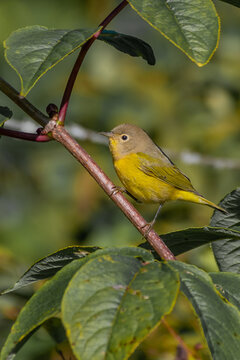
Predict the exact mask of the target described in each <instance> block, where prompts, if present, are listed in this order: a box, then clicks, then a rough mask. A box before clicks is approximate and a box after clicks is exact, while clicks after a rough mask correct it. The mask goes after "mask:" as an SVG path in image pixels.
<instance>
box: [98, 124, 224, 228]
mask: <svg viewBox="0 0 240 360" xmlns="http://www.w3.org/2000/svg"><path fill="white" fill-rule="evenodd" d="M101 134H102V135H104V136H107V137H108V138H109V147H110V151H111V153H112V157H113V164H114V167H115V170H116V173H117V175H118V177H119V179H120V180H121V182H122V184H123V185H124V188H125V190H126V192H127V193H128V194H129V195H130V196H132V197H133V198H135V199H136V200H138V201H140V202H145V203H158V204H159V205H160V206H159V208H158V211H157V213H156V215H155V217H154V220H153V221H152V225H153V224H154V222H155V220H156V218H157V215H158V213H159V211H160V209H161V206H162V205H163V204H164V203H165V202H167V201H171V200H185V201H190V202H193V203H197V204H203V205H208V206H210V207H212V208H214V209H217V210H219V211H222V212H224V213H226V211H225V210H224V209H223V208H221V207H219V206H217V205H215V204H214V203H212V202H211V201H209V200H207V199H205V198H204V197H203V196H202V195H200V194H199V193H198V192H197V191H196V190H195V189H194V187H193V186H192V184H191V181H190V180H189V178H188V177H187V176H186V175H184V174H183V173H182V172H181V171H180V170H179V169H178V168H177V167H176V166H175V165H174V164H173V162H172V161H171V160H170V159H169V157H168V156H167V155H166V154H165V153H164V152H163V151H162V150H161V149H160V148H159V147H158V146H157V145H156V144H155V143H154V142H153V141H152V140H151V138H150V137H149V136H148V135H147V133H146V132H145V131H144V130H143V129H141V128H139V127H138V126H136V125H130V124H122V125H119V126H117V127H115V128H114V129H113V130H111V131H110V132H102V133H101Z"/></svg>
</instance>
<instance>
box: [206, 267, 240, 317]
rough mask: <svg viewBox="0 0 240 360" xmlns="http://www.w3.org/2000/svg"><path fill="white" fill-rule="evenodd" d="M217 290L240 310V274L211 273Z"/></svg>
mask: <svg viewBox="0 0 240 360" xmlns="http://www.w3.org/2000/svg"><path fill="white" fill-rule="evenodd" d="M209 275H210V276H211V278H212V281H213V283H214V285H215V286H216V288H217V290H218V291H219V292H220V293H221V294H222V296H224V297H225V298H226V299H227V300H228V301H230V303H232V304H233V305H235V306H236V307H237V308H238V309H239V310H240V275H239V274H233V273H222V272H218V273H210V274H209Z"/></svg>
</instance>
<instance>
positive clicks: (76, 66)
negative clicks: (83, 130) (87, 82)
mask: <svg viewBox="0 0 240 360" xmlns="http://www.w3.org/2000/svg"><path fill="white" fill-rule="evenodd" d="M127 5H128V1H127V0H123V1H122V2H121V3H120V4H119V5H118V6H117V7H116V8H115V9H114V10H113V11H112V12H111V13H110V14H109V15H108V16H107V17H106V18H105V19H104V20H103V21H102V22H101V24H100V25H99V26H101V29H99V30H98V31H97V32H96V33H95V34H94V35H93V36H92V37H91V39H89V40H88V41H87V42H86V43H85V44H84V45H83V46H82V48H81V50H80V53H79V55H78V58H77V60H76V62H75V64H74V66H73V69H72V72H71V74H70V76H69V79H68V82H67V85H66V88H65V91H64V94H63V98H62V102H61V105H60V111H59V124H61V125H63V124H64V121H65V117H66V113H67V109H68V104H69V100H70V96H71V94H72V89H73V86H74V83H75V80H76V78H77V74H78V72H79V69H80V67H81V65H82V62H83V60H84V58H85V56H86V54H87V52H88V50H89V48H90V47H91V45H92V44H93V42H94V41H95V40H96V39H97V38H98V36H99V35H100V34H101V32H102V31H103V29H104V28H105V27H106V26H107V25H108V24H109V23H110V22H111V21H112V19H113V18H114V17H115V16H117V15H118V14H119V12H120V11H121V10H122V9H123V8H124V7H125V6H127Z"/></svg>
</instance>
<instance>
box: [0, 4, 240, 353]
mask: <svg viewBox="0 0 240 360" xmlns="http://www.w3.org/2000/svg"><path fill="white" fill-rule="evenodd" d="M117 4H118V2H117V1H113V0H102V1H101V2H100V1H98V0H88V1H83V0H81V1H80V0H68V1H65V2H64V1H61V2H59V1H57V0H52V1H51V2H50V1H46V0H42V1H41V2H34V1H30V0H21V1H17V0H9V1H4V2H1V3H0V33H1V42H2V41H3V40H5V39H6V38H7V37H8V36H9V34H10V33H11V32H12V31H14V30H16V29H18V28H20V27H24V26H28V25H35V24H38V25H44V26H47V27H49V28H68V29H74V28H95V27H96V25H97V24H99V23H100V22H101V21H102V20H103V19H104V17H105V16H106V15H107V14H108V13H109V12H110V11H111V10H112V9H113V7H114V6H116V5H117ZM216 7H217V10H218V13H219V15H220V17H221V23H222V31H221V39H220V44H219V48H218V50H217V52H216V54H215V55H214V57H213V59H212V60H211V62H210V63H209V64H208V65H207V66H205V67H203V68H198V67H197V66H196V65H195V64H193V63H192V62H191V61H190V60H189V59H188V58H187V57H186V56H185V55H184V54H182V53H181V52H180V50H178V49H177V48H175V47H174V46H173V45H172V44H170V43H169V42H168V41H167V40H166V39H164V38H163V37H162V36H161V35H160V34H159V33H158V32H156V31H155V30H154V29H152V28H151V27H150V26H149V25H148V24H146V23H145V22H144V21H143V20H142V19H141V18H139V16H138V15H137V14H136V13H135V12H134V11H133V10H132V9H131V8H130V7H127V8H125V9H124V10H123V11H122V13H121V14H120V15H119V16H118V17H117V18H116V19H115V20H114V21H113V22H112V24H111V25H110V26H109V27H108V28H109V29H113V30H117V31H120V32H123V33H126V34H129V35H134V36H137V37H139V38H141V39H143V40H145V41H147V42H148V43H149V44H150V45H151V46H152V48H153V50H154V53H155V56H156V65H155V66H149V65H147V64H146V63H145V62H144V61H143V60H142V59H140V58H132V57H129V56H128V55H125V54H123V53H119V52H117V51H116V50H115V49H114V48H112V47H109V46H108V45H106V44H105V43H103V42H100V41H99V42H98V41H96V42H95V43H94V45H93V46H92V48H91V50H90V51H89V53H88V54H87V57H86V59H85V61H84V64H83V67H82V69H81V72H80V73H79V76H78V79H77V82H76V85H75V88H74V93H73V96H72V99H71V103H70V107H69V111H68V116H67V122H68V123H69V124H71V123H78V124H81V125H82V126H84V127H86V128H88V129H91V130H94V131H108V130H110V129H112V128H113V127H114V126H116V125H118V124H120V123H124V122H127V123H132V124H137V125H139V126H140V127H143V128H144V129H145V130H147V132H148V133H149V134H150V135H151V137H152V138H153V139H154V141H155V142H156V143H158V144H159V145H160V146H161V147H163V148H164V149H165V151H166V152H167V153H168V154H172V155H171V156H172V159H173V160H174V162H175V163H176V164H177V165H178V166H179V167H180V168H181V169H182V170H183V172H185V173H186V175H188V176H189V177H190V178H191V180H192V183H193V184H194V186H195V187H196V188H197V189H198V191H199V192H200V193H202V194H203V195H205V196H206V197H207V198H208V199H209V200H212V201H214V202H216V203H218V202H219V201H220V200H221V199H222V198H223V196H225V195H226V194H227V193H228V192H230V191H231V190H233V189H234V188H236V187H237V186H239V178H240V168H239V154H240V65H239V64H240V9H238V8H234V7H233V6H230V5H227V4H225V3H222V2H220V1H218V2H216ZM0 52H1V61H0V71H1V76H2V77H3V78H4V79H5V80H7V81H8V82H10V84H11V85H13V86H14V87H16V88H17V89H20V81H19V79H18V78H17V76H16V74H15V73H14V71H13V70H12V69H11V68H10V67H9V65H8V64H7V63H6V62H5V60H4V56H3V47H2V45H1V47H0ZM75 58H76V54H73V55H71V56H69V57H68V58H67V59H66V60H64V61H63V62H62V63H60V64H59V65H58V66H57V67H55V68H54V69H52V70H51V71H50V72H49V73H47V74H46V75H45V76H44V77H43V78H42V79H41V80H40V81H39V83H38V84H37V85H36V86H35V87H34V88H33V89H32V91H31V92H30V94H29V95H28V97H27V98H28V99H29V101H31V102H32V103H33V104H34V105H35V106H36V107H38V108H39V109H40V110H41V111H43V112H45V108H46V106H47V105H48V104H49V103H56V104H57V105H59V103H60V101H61V96H62V93H63V90H64V87H65V84H66V81H67V78H68V75H69V72H70V71H71V68H72V66H73V63H74V61H75ZM0 105H1V106H8V107H9V108H10V109H12V111H13V113H14V116H13V118H14V120H19V121H21V120H22V121H26V120H28V118H27V116H26V114H25V113H23V112H22V111H21V110H19V109H18V108H17V107H16V106H15V105H14V104H13V103H12V102H11V101H10V100H9V99H8V98H7V97H5V96H4V95H3V94H2V93H0ZM6 126H7V125H6ZM37 127H39V126H38V125H37V124H36V128H37ZM81 144H82V145H83V147H84V148H85V149H86V150H87V151H88V152H89V153H90V154H91V156H92V157H93V158H94V159H95V160H96V161H97V163H98V164H99V165H100V166H101V167H102V168H103V170H104V171H105V172H106V173H107V174H108V175H109V176H110V178H111V179H113V181H114V182H115V183H116V184H119V180H118V179H117V177H116V174H115V172H114V169H113V166H112V160H111V156H110V153H109V150H108V148H107V147H106V146H104V145H101V144H94V143H91V142H82V143H81ZM184 151H188V152H190V153H198V154H200V155H201V156H203V157H212V158H213V159H218V158H224V159H229V160H232V161H233V162H234V163H235V164H236V166H234V167H233V168H228V167H221V168H219V167H217V166H216V164H217V161H215V162H214V161H213V163H215V166H210V165H207V164H205V163H204V162H203V163H201V164H188V163H187V162H185V161H182V158H181V156H180V155H181V154H182V152H184ZM0 184H1V186H0V275H1V277H0V288H1V289H4V288H7V287H9V286H10V285H11V284H13V282H14V281H15V280H17V278H18V277H19V276H20V275H22V273H23V272H24V271H25V270H26V269H27V268H28V266H30V265H31V264H32V263H33V262H34V261H36V260H37V259H39V258H41V257H43V256H45V255H47V254H49V253H51V252H54V251H56V250H58V249H60V248H62V247H64V246H68V245H72V244H78V245H97V246H103V247H104V246H125V245H137V244H139V243H140V242H141V241H142V239H141V236H140V235H139V233H138V232H137V231H136V230H135V229H134V228H133V226H132V225H131V224H130V223H129V222H128V221H127V219H126V218H125V217H124V216H123V214H122V213H121V212H120V211H119V210H118V209H117V208H116V206H114V204H113V203H112V202H111V200H109V199H108V198H107V196H106V195H105V194H104V192H103V191H102V190H101V189H100V188H99V187H98V185H97V184H96V183H95V181H94V180H93V179H92V178H91V177H90V176H89V175H88V173H87V172H86V171H85V170H84V169H83V168H82V167H81V165H79V164H78V163H77V162H76V161H75V160H74V159H73V158H72V157H71V156H70V155H69V154H68V153H67V151H66V150H65V149H64V148H63V147H61V146H60V145H59V144H57V143H54V142H50V143H46V144H44V143H43V144H35V143H28V142H23V141H19V140H14V139H10V138H4V137H2V138H1V140H0ZM136 207H137V208H138V209H139V211H140V212H141V213H142V214H143V215H144V216H145V217H146V219H148V220H151V219H152V217H153V216H154V213H155V211H156V206H154V205H139V204H136ZM211 214H212V210H211V209H209V208H207V207H202V206H198V205H194V204H190V203H184V202H177V203H172V204H167V205H166V206H165V207H164V208H163V210H162V212H161V216H160V218H159V220H158V222H157V224H156V226H155V227H156V230H157V231H158V232H159V233H165V232H169V231H174V230H177V229H183V228H186V227H196V226H204V225H207V224H208V223H209V219H210V216H211ZM181 259H183V260H184V261H188V262H191V263H193V264H196V265H198V266H200V267H201V268H203V269H206V270H211V271H214V270H216V269H217V267H216V264H215V262H214V258H213V256H212V254H211V250H210V247H208V246H206V247H203V248H201V249H197V250H195V251H191V252H189V253H188V254H186V255H184V256H182V257H181ZM31 293H32V289H27V290H23V291H21V292H19V293H17V294H16V295H8V296H4V297H1V298H0V346H1V344H2V343H3V341H4V339H5V338H6V336H7V333H8V332H9V329H10V325H11V323H12V320H14V319H15V318H16V315H17V313H18V311H19V309H20V308H21V306H22V305H23V304H24V302H25V300H26V299H27V298H28V297H29V295H30V294H31ZM169 323H170V324H171V325H172V326H173V327H174V328H175V330H176V331H177V332H178V333H180V334H181V336H183V338H184V339H186V342H187V343H188V344H190V345H194V344H196V343H198V342H202V341H203V339H202V337H201V332H200V330H199V324H198V322H197V320H196V319H195V318H194V316H193V312H192V310H191V308H190V306H189V304H188V303H187V302H186V301H185V299H184V298H183V297H180V298H179V300H178V303H177V306H176V309H175V311H174V313H173V314H172V315H171V316H170V317H169ZM176 345H177V342H176V340H175V339H174V337H172V336H170V335H169V333H168V332H167V330H164V328H162V327H161V328H160V329H159V330H156V331H155V332H154V334H152V335H151V336H150V337H149V338H148V339H147V340H146V341H145V342H144V343H143V344H142V345H141V347H140V349H139V350H137V351H136V353H135V354H134V355H133V357H132V358H133V359H137V360H143V359H147V360H148V359H163V360H171V359H174V356H175V355H174V354H175V352H176ZM54 346H55V345H54V343H53V341H51V339H50V338H49V337H48V335H46V333H45V332H44V331H40V332H38V333H37V334H36V335H34V337H33V339H32V340H31V341H30V342H29V344H27V345H26V346H25V347H24V349H23V350H22V352H21V353H22V354H21V353H20V354H19V357H18V359H26V360H28V359H29V360H32V359H60V356H59V355H58V354H57V353H56V351H54V350H53V349H54ZM201 356H202V358H203V359H209V355H208V353H207V350H206V349H203V350H202V354H201Z"/></svg>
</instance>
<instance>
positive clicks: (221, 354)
mask: <svg viewBox="0 0 240 360" xmlns="http://www.w3.org/2000/svg"><path fill="white" fill-rule="evenodd" d="M170 264H171V266H172V267H174V268H175V269H177V270H178V271H179V275H180V279H181V289H182V291H183V292H184V294H185V295H186V296H187V298H188V299H189V300H190V301H191V303H192V305H193V307H194V309H195V311H196V313H197V314H198V316H199V319H200V321H201V324H202V327H203V331H204V334H205V337H206V339H207V342H208V346H209V349H210V351H211V353H212V357H213V359H214V360H226V359H227V360H236V359H238V357H239V354H240V312H239V310H238V309H237V308H236V307H235V306H233V305H232V304H230V303H229V302H228V301H227V300H226V299H224V298H223V297H222V296H220V294H219V293H218V292H217V290H216V289H215V287H214V284H213V282H212V280H211V278H210V276H209V275H208V274H207V273H205V272H204V271H202V270H200V269H198V268H197V267H196V266H193V265H189V264H184V263H182V262H178V261H176V262H174V261H171V262H170Z"/></svg>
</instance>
